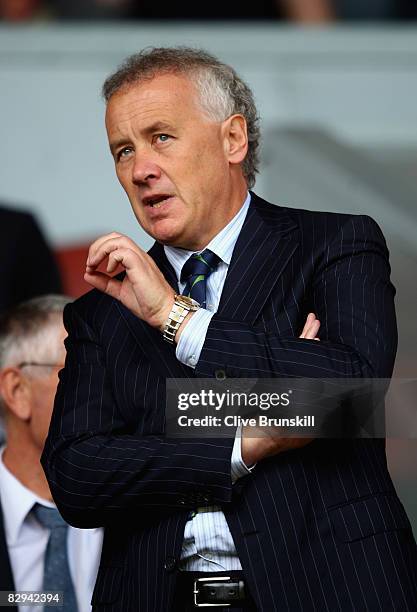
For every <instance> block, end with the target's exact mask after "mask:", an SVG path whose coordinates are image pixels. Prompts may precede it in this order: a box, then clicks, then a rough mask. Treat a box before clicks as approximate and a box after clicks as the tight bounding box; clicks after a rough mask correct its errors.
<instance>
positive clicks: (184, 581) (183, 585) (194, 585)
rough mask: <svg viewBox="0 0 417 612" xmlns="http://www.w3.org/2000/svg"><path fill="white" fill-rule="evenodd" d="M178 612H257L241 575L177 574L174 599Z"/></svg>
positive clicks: (214, 573) (224, 573) (228, 573)
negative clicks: (200, 611)
mask: <svg viewBox="0 0 417 612" xmlns="http://www.w3.org/2000/svg"><path fill="white" fill-rule="evenodd" d="M175 602H176V604H177V609H181V608H180V605H181V604H183V605H185V606H188V607H187V609H190V610H193V609H197V608H213V609H215V608H232V609H233V608H241V609H245V610H256V608H255V605H254V602H253V600H252V598H251V597H250V595H249V592H248V587H247V584H245V579H244V574H243V572H242V571H231V572H179V573H178V575H177V590H176V596H175Z"/></svg>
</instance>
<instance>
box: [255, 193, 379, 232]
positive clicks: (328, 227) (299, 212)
mask: <svg viewBox="0 0 417 612" xmlns="http://www.w3.org/2000/svg"><path fill="white" fill-rule="evenodd" d="M252 200H253V205H254V206H255V207H256V208H257V210H258V211H259V212H260V214H261V215H262V216H264V218H265V219H268V220H269V221H270V220H271V219H273V218H274V217H283V216H285V217H287V218H288V220H290V221H291V222H292V223H293V225H294V226H295V225H296V226H298V228H299V229H300V230H301V231H302V232H314V233H315V234H316V235H318V234H325V235H326V236H328V237H330V236H331V235H332V234H334V233H338V232H340V231H343V228H346V229H347V230H348V231H349V230H351V231H352V232H353V233H355V232H356V233H360V234H363V235H377V236H378V237H382V231H381V229H380V227H379V225H378V223H377V222H376V221H375V219H373V218H372V217H370V216H369V215H367V214H354V213H342V212H337V211H327V210H309V209H307V208H297V207H294V206H288V205H286V204H275V203H271V202H267V201H266V200H264V199H262V198H260V197H259V196H257V195H256V194H253V193H252Z"/></svg>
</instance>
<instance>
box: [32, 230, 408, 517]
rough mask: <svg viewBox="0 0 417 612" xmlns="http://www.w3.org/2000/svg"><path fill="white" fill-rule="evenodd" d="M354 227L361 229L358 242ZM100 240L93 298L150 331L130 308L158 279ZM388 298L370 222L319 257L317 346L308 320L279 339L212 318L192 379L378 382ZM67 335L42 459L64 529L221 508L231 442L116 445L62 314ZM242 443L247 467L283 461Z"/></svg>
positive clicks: (270, 446)
mask: <svg viewBox="0 0 417 612" xmlns="http://www.w3.org/2000/svg"><path fill="white" fill-rule="evenodd" d="M361 227H363V228H365V227H366V232H365V233H363V232H362V233H361V231H360V228H361ZM109 240H110V241H112V242H111V247H112V248H111V249H109V247H110V245H109V244H107V245H106V241H104V242H103V243H101V247H103V248H102V249H101V251H100V252H101V256H97V257H96V255H97V251H96V253H95V254H94V253H93V256H91V254H90V258H89V267H88V269H87V278H90V281H92V280H93V279H92V278H91V276H92V275H94V274H97V276H96V277H95V279H94V283H95V286H97V287H98V288H99V289H101V290H102V291H104V292H106V293H109V294H110V295H112V296H113V297H115V298H116V299H118V300H120V301H122V302H123V303H124V304H125V305H127V306H128V307H129V308H130V307H131V309H133V311H134V312H135V314H136V316H138V317H139V318H141V319H142V320H146V319H145V314H144V313H145V312H146V313H148V315H149V319H148V321H147V322H148V323H149V325H150V326H151V327H154V328H156V329H160V325H161V321H163V320H164V317H165V315H166V313H164V314H163V315H161V317H160V319H159V318H158V315H157V314H156V312H157V309H156V308H152V307H150V306H149V304H143V303H142V302H141V300H142V298H143V299H145V300H146V299H147V297H149V295H152V294H154V295H160V292H158V291H156V290H155V291H154V290H153V289H152V287H151V286H150V284H151V283H152V282H153V281H154V280H155V282H161V283H162V284H163V283H166V281H165V279H164V278H163V277H162V274H161V273H160V272H159V270H158V269H157V268H156V266H155V264H154V262H153V261H152V260H151V261H148V260H149V258H148V256H147V255H146V253H143V252H141V251H140V250H139V251H138V252H136V251H135V250H134V249H130V247H126V241H125V240H124V239H123V240H122V239H121V238H119V237H115V236H112V237H111V238H109ZM117 245H119V246H120V248H118V246H117ZM113 247H114V248H113ZM137 248H138V247H137ZM125 249H126V250H125ZM99 250H100V246H99ZM108 251H110V252H108ZM118 251H119V252H118ZM127 251H129V252H127ZM112 253H114V255H111V254H112ZM109 255H110V257H109V260H108V261H109V266H108V270H107V274H106V273H99V272H96V270H95V268H94V266H96V265H98V262H99V261H102V260H103V259H105V258H106V257H108V256H109ZM112 261H113V262H114V264H113V263H110V262H112ZM116 261H119V262H120V263H122V264H123V266H124V267H125V269H126V276H125V279H124V280H123V281H122V283H121V284H120V281H117V280H115V279H111V278H110V276H109V275H110V274H112V272H113V270H114V267H115V262H116ZM141 266H142V268H143V267H145V268H146V267H147V269H146V270H145V269H140V268H141ZM142 277H143V278H144V283H145V287H146V291H144V290H143V286H141V287H142V288H141V290H139V289H138V287H139V285H140V283H141V282H142V281H141V278H142ZM126 279H127V280H126ZM116 283H118V284H116ZM92 284H93V283H92ZM163 287H165V290H166V296H167V298H168V299H169V300H170V302H168V305H167V308H168V307H169V308H170V303H172V299H173V290H172V288H171V287H170V286H169V285H167V283H166V284H165V285H163ZM393 296H394V291H393V288H392V285H391V284H390V281H389V266H388V261H387V252H386V248H385V246H384V242H383V238H382V235H381V234H380V231H379V229H378V228H377V226H376V225H375V224H373V222H371V221H369V222H367V224H364V222H363V219H360V218H356V219H355V220H353V221H351V222H349V223H348V224H347V226H346V227H344V228H342V231H341V235H339V236H338V237H337V239H336V238H335V240H334V241H333V242H332V244H330V245H329V248H328V256H327V257H326V259H325V260H324V261H323V262H322V263H321V265H320V267H319V268H318V269H317V272H316V276H315V279H314V283H313V287H312V304H313V305H314V311H315V313H316V314H317V315H318V317H319V319H320V322H321V327H320V342H314V341H311V339H309V338H308V333H310V334H314V335H315V334H316V333H317V332H316V331H314V330H315V328H316V327H317V325H318V321H317V319H315V318H314V319H312V318H310V322H309V323H310V331H309V332H308V331H307V336H306V335H305V334H304V336H305V337H304V338H294V337H293V338H281V337H278V336H276V335H274V334H268V333H265V332H263V331H260V330H259V329H255V328H253V327H251V326H249V325H247V324H245V323H242V322H239V321H231V320H224V319H223V318H222V317H221V316H219V315H215V316H214V317H213V319H212V321H211V323H210V325H209V328H208V331H207V335H206V341H205V343H204V347H203V351H202V353H201V356H200V360H199V362H198V364H197V368H196V374H197V376H200V377H211V376H213V373H214V371H215V370H216V369H217V368H218V367H223V366H224V364H225V363H227V368H228V375H230V376H236V377H239V376H247V375H248V371H251V372H252V373H253V374H255V375H256V376H266V377H274V376H305V377H311V376H323V377H331V376H336V377H348V378H349V377H361V376H362V377H368V376H369V377H374V376H376V377H378V376H381V377H389V376H390V375H391V371H392V366H393V360H394V355H395V347H396V329H395V315H394V307H393ZM158 299H159V298H158ZM159 303H160V304H162V303H163V302H159ZM129 305H130V306H129ZM311 324H312V327H311ZM66 325H67V328H68V330H69V339H68V341H67V348H68V356H67V367H66V368H65V370H64V372H63V374H62V376H61V384H60V387H59V390H58V395H57V401H56V407H55V412H54V416H53V421H52V426H51V431H50V435H49V438H48V441H47V445H46V448H45V452H44V455H43V465H44V467H45V470H46V472H47V474H48V477H49V481H50V484H51V489H52V491H53V493H54V497H55V499H56V501H57V504H58V506H59V507H60V509H61V511H62V513H63V515H64V517H65V518H67V520H68V521H69V522H72V523H73V524H77V525H79V526H93V525H97V524H103V522H105V521H106V520H111V519H112V517H113V518H114V513H117V512H119V511H129V510H132V509H137V508H142V509H148V510H149V511H152V509H154V510H156V509H158V510H159V511H165V510H166V511H168V509H169V508H172V507H175V508H187V507H193V506H195V504H196V502H197V503H198V504H199V505H209V504H223V503H227V502H229V501H230V500H231V496H232V486H231V478H230V456H231V451H232V446H233V440H222V441H218V440H207V441H172V440H166V439H165V438H164V437H163V436H158V435H146V436H140V435H130V434H129V435H127V434H126V433H124V432H123V429H124V428H125V427H126V423H125V422H124V421H123V418H122V415H121V414H120V411H119V409H118V406H117V401H115V399H114V397H113V390H112V386H111V383H110V380H109V376H108V372H107V371H106V367H105V358H104V349H105V347H101V346H100V339H99V332H98V330H97V329H94V326H93V324H92V323H91V321H90V322H89V323H88V322H87V321H86V320H83V319H82V318H81V317H80V315H79V313H77V309H76V305H75V306H73V307H71V308H69V309H68V311H67V316H66ZM145 327H146V326H145ZM150 332H152V330H149V333H150ZM313 337H314V336H313ZM220 338H221V349H219V346H220V344H219V339H220ZM242 343H243V345H244V346H245V351H244V353H243V351H242V350H241V347H242ZM144 350H146V347H144ZM253 374H252V375H253ZM247 440H252V443H249V447H248V446H247V445H245V437H244V442H243V445H242V451H243V459H244V460H245V462H247V463H248V464H250V463H252V462H253V461H259V460H261V459H262V457H266V456H270V455H271V454H276V453H277V452H281V451H282V450H286V448H285V445H284V446H283V443H282V442H281V446H279V444H278V445H277V443H276V440H277V439H276V438H274V442H271V439H268V438H266V440H265V444H264V445H263V447H262V445H261V444H260V443H259V438H257V439H255V438H250V437H249V436H248V437H247ZM255 442H256V444H255ZM303 443H305V440H304V441H303ZM261 447H262V448H261ZM259 449H261V450H259ZM260 455H261V456H260ZM208 465H210V470H207V466H208Z"/></svg>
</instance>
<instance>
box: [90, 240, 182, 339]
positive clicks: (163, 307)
mask: <svg viewBox="0 0 417 612" xmlns="http://www.w3.org/2000/svg"><path fill="white" fill-rule="evenodd" d="M106 259H107V260H108V261H107V267H106V272H99V271H98V267H99V265H100V264H101V263H102V262H103V261H105V260H106ZM119 264H120V265H121V266H122V267H123V268H124V269H125V272H126V276H125V277H124V279H123V280H118V279H117V278H115V277H114V276H112V274H113V273H114V272H115V270H116V268H117V267H118V265H119ZM84 279H85V280H86V282H87V283H89V284H90V285H92V286H93V287H95V288H96V289H98V290H99V291H103V293H106V294H107V295H111V296H112V297H114V298H116V300H119V301H120V302H122V304H123V305H124V306H126V308H129V310H131V311H132V312H133V314H135V315H136V316H137V317H139V318H140V319H142V320H143V321H146V323H148V324H149V325H151V326H152V327H156V328H158V329H159V330H160V331H162V330H163V328H164V325H165V322H166V320H167V319H168V315H169V313H170V311H171V308H172V305H173V303H174V290H173V289H172V287H171V286H170V285H169V284H168V283H167V281H166V280H165V278H164V276H163V274H162V272H161V271H160V270H159V268H158V267H157V265H156V264H155V262H154V261H153V259H152V258H151V257H149V255H148V254H147V253H145V251H143V250H142V249H141V248H139V247H138V246H137V244H135V243H134V242H133V240H131V239H130V238H128V237H127V236H123V234H118V233H117V232H112V233H111V234H106V235H105V236H102V237H101V238H98V239H97V240H96V241H95V242H93V244H92V245H91V246H90V249H89V251H88V257H87V264H86V271H85V274H84Z"/></svg>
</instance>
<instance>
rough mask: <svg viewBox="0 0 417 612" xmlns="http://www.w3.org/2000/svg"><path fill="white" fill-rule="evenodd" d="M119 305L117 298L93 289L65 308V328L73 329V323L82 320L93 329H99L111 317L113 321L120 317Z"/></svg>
mask: <svg viewBox="0 0 417 612" xmlns="http://www.w3.org/2000/svg"><path fill="white" fill-rule="evenodd" d="M118 304H119V302H118V301H117V300H116V299H115V298H112V297H110V296H108V295H106V294H105V293H103V292H101V291H98V289H91V291H87V293H84V294H83V295H81V296H80V297H78V298H77V299H76V300H74V301H73V302H70V303H69V304H67V305H66V306H65V309H64V323H65V326H66V327H67V325H70V326H71V327H72V325H71V324H72V323H74V324H77V321H80V320H81V321H83V322H85V323H86V324H87V325H88V326H90V327H92V328H99V327H101V325H102V323H103V322H104V321H105V320H106V319H108V318H109V316H110V317H111V318H113V319H114V317H115V316H117V317H118V316H119V311H118V308H117V306H118Z"/></svg>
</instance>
